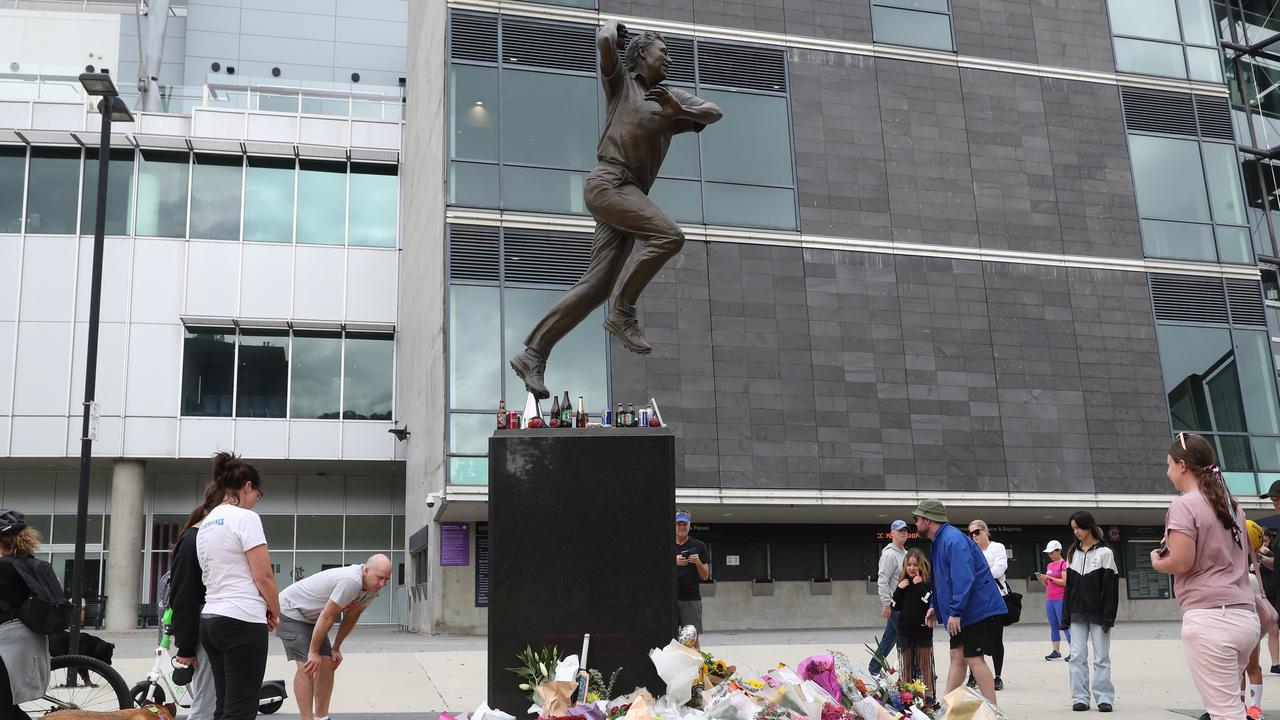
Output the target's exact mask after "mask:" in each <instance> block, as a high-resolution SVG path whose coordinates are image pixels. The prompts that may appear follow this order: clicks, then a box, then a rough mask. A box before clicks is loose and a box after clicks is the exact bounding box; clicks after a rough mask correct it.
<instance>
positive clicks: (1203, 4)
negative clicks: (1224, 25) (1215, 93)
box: [1112, 0, 1218, 45]
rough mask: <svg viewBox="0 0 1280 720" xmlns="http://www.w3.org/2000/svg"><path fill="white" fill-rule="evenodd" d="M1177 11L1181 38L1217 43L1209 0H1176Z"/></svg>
mask: <svg viewBox="0 0 1280 720" xmlns="http://www.w3.org/2000/svg"><path fill="white" fill-rule="evenodd" d="M1112 1H1113V2H1114V0H1112ZM1131 1H1133V0H1131ZM1137 1H1138V2H1141V1H1142V0H1137ZM1178 12H1179V14H1180V15H1182V39H1183V40H1185V41H1187V42H1189V43H1199V44H1200V45H1217V44H1218V30H1217V27H1216V26H1215V25H1214V22H1213V11H1211V10H1210V9H1209V0H1178Z"/></svg>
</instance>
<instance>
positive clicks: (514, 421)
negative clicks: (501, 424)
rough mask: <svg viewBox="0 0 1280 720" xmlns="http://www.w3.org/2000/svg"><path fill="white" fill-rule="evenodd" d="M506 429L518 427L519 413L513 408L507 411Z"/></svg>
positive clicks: (517, 428) (516, 428)
mask: <svg viewBox="0 0 1280 720" xmlns="http://www.w3.org/2000/svg"><path fill="white" fill-rule="evenodd" d="M507 429H508V430H519V429H520V413H518V412H516V411H514V410H512V411H511V412H509V413H507Z"/></svg>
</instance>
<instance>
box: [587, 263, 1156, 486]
mask: <svg viewBox="0 0 1280 720" xmlns="http://www.w3.org/2000/svg"><path fill="white" fill-rule="evenodd" d="M641 310H642V321H643V323H644V326H645V328H646V335H647V336H648V338H649V339H650V341H651V342H652V343H653V346H654V352H653V354H652V355H650V356H648V357H640V356H637V355H633V354H631V353H628V352H627V351H626V350H624V349H623V348H622V347H621V346H620V345H619V344H618V343H617V341H616V340H615V341H614V345H613V347H612V349H611V352H612V357H613V371H612V384H613V392H614V397H615V398H616V399H618V400H621V401H623V402H627V401H632V400H641V399H646V400H647V399H648V398H650V397H653V398H656V399H657V400H658V403H659V405H660V407H661V409H662V412H663V415H664V418H665V419H666V421H667V422H668V423H669V424H670V425H671V427H672V429H673V430H674V432H675V435H676V438H677V443H676V452H677V456H676V482H677V484H678V485H679V486H681V487H714V488H813V489H817V488H821V489H839V490H858V489H864V490H906V491H916V490H918V491H931V490H952V491H955V490H971V491H1013V492H1044V493H1058V494H1067V493H1079V492H1118V493H1136V492H1161V491H1164V490H1165V489H1166V488H1167V483H1166V481H1165V480H1164V479H1163V477H1162V475H1163V473H1162V472H1161V468H1162V466H1161V462H1162V460H1163V457H1164V450H1165V448H1166V443H1167V442H1168V416H1167V410H1166V407H1165V402H1164V397H1163V383H1162V380H1161V376H1160V368H1159V359H1158V356H1157V351H1156V344H1155V331H1154V326H1153V321H1152V319H1151V312H1150V303H1149V300H1148V297H1147V288H1146V277H1145V275H1143V274H1141V273H1133V272H1122V271H1106V270H1085V269H1073V268H1064V267H1058V266H1041V265H1022V264H1008V263H983V262H978V261H972V260H953V259H944V258H926V257H917V256H905V255H898V256H894V255H887V254H873V253H863V252H852V251H834V250H801V249H799V248H794V247H782V246H768V245H748V244H731V243H705V242H700V241H689V242H687V243H686V245H685V247H684V250H683V251H682V252H681V253H680V255H679V256H678V257H677V258H676V259H675V260H673V261H672V262H671V263H669V264H668V266H667V267H666V268H665V269H664V270H663V271H662V273H661V274H660V275H659V276H658V278H657V279H656V280H655V282H654V283H653V285H651V286H650V288H649V290H648V291H647V294H646V296H645V297H644V298H643V300H642V306H641Z"/></svg>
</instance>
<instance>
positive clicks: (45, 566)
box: [0, 556, 74, 635]
mask: <svg viewBox="0 0 1280 720" xmlns="http://www.w3.org/2000/svg"><path fill="white" fill-rule="evenodd" d="M4 559H5V560H8V561H9V562H10V564H11V565H12V566H13V569H14V571H15V572H17V573H18V576H19V577H21V578H22V581H23V582H25V583H26V585H27V590H28V592H29V595H28V596H27V599H26V600H23V601H22V604H21V605H19V606H18V607H16V608H15V607H13V606H11V605H9V603H7V602H5V601H4V600H0V612H3V613H5V614H6V615H8V616H9V617H13V618H17V619H18V620H21V621H22V624H23V625H26V626H27V627H28V628H30V629H31V630H32V631H33V632H37V633H40V634H41V635H52V634H53V633H57V632H62V631H63V630H66V629H67V628H68V627H70V625H71V620H72V618H73V617H74V613H73V608H72V606H71V603H70V602H68V601H67V596H66V595H65V594H63V592H62V583H61V582H59V581H58V575H57V573H55V572H54V571H53V566H52V565H50V564H49V563H47V562H45V561H44V560H38V559H36V558H33V557H12V556H11V557H7V558H4Z"/></svg>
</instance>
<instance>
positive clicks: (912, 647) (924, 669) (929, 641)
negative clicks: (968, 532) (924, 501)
mask: <svg viewBox="0 0 1280 720" xmlns="http://www.w3.org/2000/svg"><path fill="white" fill-rule="evenodd" d="M930 577H931V575H930V568H929V559H928V558H927V557H925V555H924V553H922V552H920V551H919V550H917V549H915V548H912V549H911V550H908V551H907V557H906V559H905V560H903V562H902V579H901V580H900V581H899V582H898V587H897V588H896V589H895V590H894V591H893V606H894V608H895V609H897V611H898V613H899V615H898V650H899V651H901V652H902V679H903V680H908V681H910V680H913V679H915V677H916V668H919V669H920V675H922V676H923V680H924V684H925V687H927V688H928V689H929V693H930V694H933V692H934V689H933V680H934V678H933V628H931V627H928V626H926V625H925V624H924V617H925V613H927V612H928V611H929V601H930V600H931V599H932V597H933V582H932V580H931V579H930Z"/></svg>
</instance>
